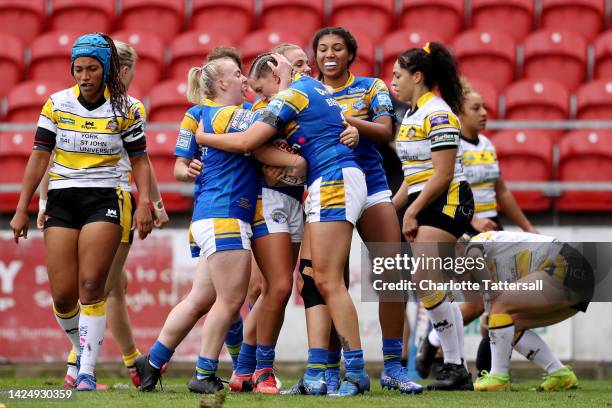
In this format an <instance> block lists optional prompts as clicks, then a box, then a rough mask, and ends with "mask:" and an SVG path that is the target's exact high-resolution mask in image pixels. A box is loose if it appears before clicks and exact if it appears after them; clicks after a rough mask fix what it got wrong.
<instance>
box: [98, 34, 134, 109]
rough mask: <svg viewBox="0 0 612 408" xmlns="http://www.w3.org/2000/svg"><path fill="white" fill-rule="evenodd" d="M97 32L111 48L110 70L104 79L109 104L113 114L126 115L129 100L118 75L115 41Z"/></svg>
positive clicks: (118, 62)
mask: <svg viewBox="0 0 612 408" xmlns="http://www.w3.org/2000/svg"><path fill="white" fill-rule="evenodd" d="M99 34H100V35H101V36H102V37H103V38H104V39H105V40H106V41H107V42H108V44H109V45H110V49H111V64H110V72H109V74H108V79H107V81H106V85H107V86H108V90H109V91H110V102H111V106H112V107H113V111H114V112H115V115H116V112H119V114H120V115H122V116H127V112H128V109H129V102H128V97H127V90H126V89H125V85H124V84H123V81H121V78H120V77H119V70H120V69H121V65H120V61H119V55H118V54H117V48H116V47H115V43H114V42H113V39H112V38H111V37H109V36H108V35H106V34H103V33H99Z"/></svg>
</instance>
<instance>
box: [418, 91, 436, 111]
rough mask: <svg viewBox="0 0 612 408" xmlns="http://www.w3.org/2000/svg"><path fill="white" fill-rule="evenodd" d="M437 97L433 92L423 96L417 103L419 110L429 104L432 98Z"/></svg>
mask: <svg viewBox="0 0 612 408" xmlns="http://www.w3.org/2000/svg"><path fill="white" fill-rule="evenodd" d="M435 96H436V95H435V94H434V93H433V92H431V91H429V92H427V93H425V94H423V95H421V97H420V98H419V99H418V100H417V103H416V105H417V106H416V107H417V109H419V108H421V107H422V106H423V105H425V104H426V103H427V102H429V101H430V100H431V98H433V97H435Z"/></svg>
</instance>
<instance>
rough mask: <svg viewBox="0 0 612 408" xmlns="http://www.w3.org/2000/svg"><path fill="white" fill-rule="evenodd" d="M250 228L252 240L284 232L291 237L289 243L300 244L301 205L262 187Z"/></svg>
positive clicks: (293, 199)
mask: <svg viewBox="0 0 612 408" xmlns="http://www.w3.org/2000/svg"><path fill="white" fill-rule="evenodd" d="M251 227H252V229H253V239H257V238H261V237H265V236H266V235H269V234H274V233H277V232H285V233H287V234H289V235H290V236H291V242H293V243H298V242H302V235H303V233H304V212H303V211H302V204H301V203H300V202H299V201H298V200H296V199H295V198H293V197H290V196H288V195H287V194H284V193H281V192H280V191H276V190H273V189H271V188H266V187H262V189H261V195H260V196H259V197H258V198H257V207H255V217H254V218H253V224H251Z"/></svg>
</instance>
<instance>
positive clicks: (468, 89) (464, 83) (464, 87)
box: [459, 76, 476, 96]
mask: <svg viewBox="0 0 612 408" xmlns="http://www.w3.org/2000/svg"><path fill="white" fill-rule="evenodd" d="M459 82H460V83H461V91H462V92H463V95H464V96H465V95H467V94H469V93H472V92H476V91H475V90H474V88H473V87H472V84H470V81H468V80H467V78H466V77H464V76H462V77H461V78H459Z"/></svg>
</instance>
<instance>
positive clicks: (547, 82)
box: [505, 79, 569, 120]
mask: <svg viewBox="0 0 612 408" xmlns="http://www.w3.org/2000/svg"><path fill="white" fill-rule="evenodd" d="M568 117H569V92H568V90H567V88H566V87H565V86H563V84H561V83H559V82H557V81H554V80H552V79H542V80H536V79H523V80H521V81H517V82H515V83H513V84H512V85H510V87H509V88H508V89H507V90H506V114H505V118H506V119H527V120H538V119H539V120H564V119H568Z"/></svg>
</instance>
